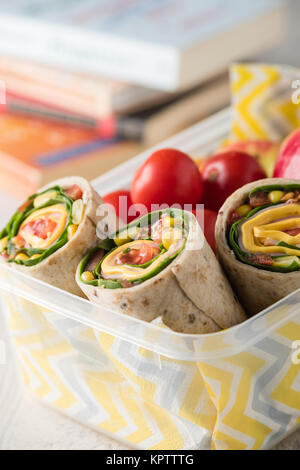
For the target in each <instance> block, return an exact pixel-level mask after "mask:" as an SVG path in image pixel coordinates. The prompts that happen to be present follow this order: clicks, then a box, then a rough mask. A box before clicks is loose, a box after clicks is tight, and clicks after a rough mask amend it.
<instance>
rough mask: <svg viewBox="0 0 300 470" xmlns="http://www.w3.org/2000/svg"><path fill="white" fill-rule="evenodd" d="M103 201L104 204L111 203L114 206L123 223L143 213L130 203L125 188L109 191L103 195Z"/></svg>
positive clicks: (128, 193) (128, 192)
mask: <svg viewBox="0 0 300 470" xmlns="http://www.w3.org/2000/svg"><path fill="white" fill-rule="evenodd" d="M103 201H104V202H105V203H106V204H111V205H112V206H113V207H114V208H115V211H116V214H117V216H118V217H120V219H122V220H123V222H125V224H128V223H129V222H132V221H133V220H134V219H136V218H137V217H140V216H141V215H143V214H141V213H140V211H139V210H138V209H137V208H136V207H135V206H134V204H133V203H132V200H131V195H130V191H127V189H120V190H119V191H114V192H112V193H109V194H107V195H106V196H104V197H103Z"/></svg>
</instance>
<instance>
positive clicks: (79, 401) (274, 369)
mask: <svg viewBox="0 0 300 470" xmlns="http://www.w3.org/2000/svg"><path fill="white" fill-rule="evenodd" d="M298 297H299V296H298ZM4 300H5V307H6V310H7V313H8V314H9V326H10V329H11V332H12V335H13V338H14V342H15V345H16V350H17V352H18V355H19V358H20V361H21V363H22V369H23V372H24V378H25V381H26V383H27V385H28V386H29V387H30V388H31V390H32V391H33V393H34V394H35V395H36V396H37V397H38V398H39V399H41V400H43V401H44V402H45V403H47V404H48V405H51V406H53V407H55V408H57V409H58V410H60V411H63V412H64V413H65V414H67V415H68V416H70V417H71V418H73V419H75V420H77V421H79V422H81V423H84V424H86V425H88V426H90V427H92V428H94V429H98V430H100V431H101V432H104V433H106V434H108V435H110V436H112V437H114V438H116V439H118V440H120V441H122V442H126V443H127V444H128V445H129V446H130V447H135V448H143V449H151V450H152V449H157V450H167V449H171V450H181V449H217V450H221V449H222V450H223V449H268V448H270V447H272V446H273V445H275V444H276V443H277V442H278V441H279V440H281V439H283V438H284V437H285V436H286V435H288V434H289V433H290V432H291V431H293V430H294V429H296V427H297V426H299V425H300V365H299V363H300V361H297V360H293V358H294V359H297V357H298V356H297V354H295V353H297V351H295V349H293V347H294V342H295V341H299V339H300V315H299V312H298V309H295V305H297V302H299V300H300V299H299V298H297V299H293V297H290V298H289V300H288V301H287V302H285V304H284V305H281V306H278V307H276V308H275V309H273V311H272V312H269V313H267V314H265V315H263V316H258V317H256V318H254V319H251V321H250V322H247V325H246V326H245V327H244V326H243V325H240V326H238V327H236V328H234V329H230V330H227V331H225V332H221V333H220V335H221V337H220V338H217V337H216V335H208V336H206V338H205V341H204V342H203V343H202V346H201V351H203V352H205V351H212V353H213V354H212V355H211V357H210V356H208V357H207V356H203V360H202V361H199V362H196V361H190V362H188V361H178V360H174V359H171V358H167V357H164V356H161V355H158V354H156V353H154V352H152V351H148V350H146V349H144V348H141V347H139V346H136V345H134V344H132V343H128V342H126V341H124V340H122V339H119V338H116V337H114V336H111V335H108V334H106V333H102V332H99V331H94V330H93V329H91V328H88V327H86V326H84V325H81V324H79V323H78V322H76V321H74V320H71V319H68V318H64V317H62V316H61V315H60V314H58V313H56V312H54V311H49V310H46V309H45V308H42V307H40V306H38V305H36V304H33V303H31V302H29V301H26V300H24V299H22V298H19V297H17V296H14V295H6V294H5V296H4ZM156 323H157V325H158V326H159V325H160V326H161V327H164V326H163V325H162V324H161V323H160V321H157V322H156ZM179 340H180V339H179ZM196 343H197V341H195V347H196ZM216 344H217V345H218V347H217V350H216V348H215V346H216ZM238 345H239V346H238ZM215 353H216V354H215ZM204 357H206V358H204Z"/></svg>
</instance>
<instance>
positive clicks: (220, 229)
mask: <svg viewBox="0 0 300 470" xmlns="http://www.w3.org/2000/svg"><path fill="white" fill-rule="evenodd" d="M293 183H294V184H295V183H296V184H300V181H298V180H292V179H283V178H268V179H264V180H260V181H255V182H254V183H250V184H247V185H246V186H243V187H242V188H240V189H238V190H237V191H236V192H235V193H233V194H232V195H231V196H230V197H229V198H228V199H227V201H226V202H225V204H224V205H223V207H221V209H220V211H219V215H218V219H217V223H216V244H217V252H218V257H219V259H220V262H221V264H222V265H223V267H224V270H225V271H226V273H227V275H228V277H229V279H230V281H231V284H232V286H233V288H234V290H235V292H236V294H237V296H238V298H239V300H240V302H241V304H242V305H243V307H244V309H245V311H246V312H247V314H248V315H249V316H253V315H255V314H257V313H258V312H260V311H262V310H264V309H265V308H267V307H269V306H270V305H272V304H274V303H275V302H277V301H278V300H280V299H282V298H284V297H285V296H287V295H288V294H290V293H291V292H294V291H295V290H297V289H299V288H300V273H299V272H293V273H276V272H270V271H264V270H263V269H258V268H255V267H253V266H249V265H247V264H244V263H242V262H241V261H239V260H237V259H236V257H235V254H234V252H233V251H232V249H231V248H230V246H229V245H228V242H227V236H226V234H227V220H228V217H229V214H230V212H231V211H232V210H234V209H236V208H238V207H239V206H241V205H242V204H244V201H245V198H246V197H247V196H248V194H249V192H250V191H252V190H253V189H254V188H257V187H259V186H268V185H272V184H293Z"/></svg>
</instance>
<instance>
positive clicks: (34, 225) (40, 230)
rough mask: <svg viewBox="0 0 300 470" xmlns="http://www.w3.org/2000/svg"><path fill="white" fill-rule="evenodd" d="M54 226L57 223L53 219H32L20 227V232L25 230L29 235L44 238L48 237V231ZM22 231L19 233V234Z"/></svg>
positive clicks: (54, 227)
mask: <svg viewBox="0 0 300 470" xmlns="http://www.w3.org/2000/svg"><path fill="white" fill-rule="evenodd" d="M56 227H57V223H56V222H54V220H52V219H48V218H44V219H37V220H32V221H31V222H28V224H26V225H24V227H23V228H22V233H24V232H27V233H30V234H31V235H34V236H36V237H39V238H42V239H43V240H46V239H47V238H48V235H49V233H53V232H54V230H55V229H56ZM22 233H20V235H21V236H22Z"/></svg>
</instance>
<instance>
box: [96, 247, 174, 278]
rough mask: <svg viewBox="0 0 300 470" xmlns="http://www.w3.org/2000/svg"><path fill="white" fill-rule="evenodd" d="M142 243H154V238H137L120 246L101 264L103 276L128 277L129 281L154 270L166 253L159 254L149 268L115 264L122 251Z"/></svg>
mask: <svg viewBox="0 0 300 470" xmlns="http://www.w3.org/2000/svg"><path fill="white" fill-rule="evenodd" d="M141 243H146V244H149V245H153V244H154V242H153V241H152V240H135V241H132V242H129V243H126V244H125V245H121V246H119V247H118V248H117V249H116V250H114V251H113V252H112V253H111V254H110V255H108V256H107V257H106V258H105V259H104V261H103V263H102V265H101V271H102V275H103V277H104V278H107V279H108V278H109V279H123V280H125V279H126V280H128V281H134V280H135V279H139V278H140V277H142V276H145V275H146V274H148V273H149V272H151V271H153V269H155V268H156V267H157V266H159V265H160V263H161V262H162V261H163V260H164V258H165V257H166V256H165V255H166V253H164V254H162V255H161V256H159V257H158V258H157V260H155V261H154V262H153V263H152V264H150V265H149V266H148V267H147V268H141V267H138V266H131V265H130V264H115V261H116V258H117V257H118V255H119V254H120V253H122V252H123V251H124V250H126V249H127V248H139V247H140V245H141Z"/></svg>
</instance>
